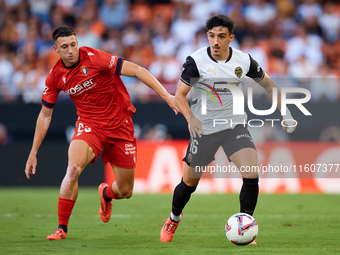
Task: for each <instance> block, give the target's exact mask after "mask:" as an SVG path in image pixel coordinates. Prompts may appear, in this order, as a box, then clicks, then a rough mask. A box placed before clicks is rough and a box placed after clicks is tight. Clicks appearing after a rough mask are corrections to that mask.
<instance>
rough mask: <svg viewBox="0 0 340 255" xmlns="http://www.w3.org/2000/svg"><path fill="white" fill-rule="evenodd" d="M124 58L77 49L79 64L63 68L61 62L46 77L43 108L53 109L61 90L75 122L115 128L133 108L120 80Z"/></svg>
mask: <svg viewBox="0 0 340 255" xmlns="http://www.w3.org/2000/svg"><path fill="white" fill-rule="evenodd" d="M123 61H124V60H123V59H122V58H119V57H117V56H115V55H111V54H108V53H105V52H103V51H101V50H97V49H94V48H90V47H80V48H79V61H78V63H77V64H76V65H75V66H73V67H70V68H68V67H65V66H64V65H63V63H62V60H61V59H59V61H58V62H57V63H56V64H55V65H54V67H53V68H52V69H51V71H50V73H49V75H48V76H47V78H46V83H45V84H46V87H45V90H44V92H43V95H42V103H43V105H44V106H46V107H49V108H53V106H54V104H55V102H56V101H57V98H58V95H59V92H60V91H64V92H65V93H67V94H69V95H70V98H71V99H72V101H73V102H74V103H75V106H76V108H77V115H78V119H79V118H80V119H82V120H84V121H87V122H90V123H91V125H93V126H94V127H97V128H103V129H114V128H116V127H118V126H120V125H121V124H122V123H123V122H124V121H126V119H127V118H128V117H131V116H132V115H133V114H134V113H135V111H136V109H135V107H134V106H133V105H132V104H131V100H130V96H129V94H128V92H127V90H126V87H125V85H124V84H123V82H122V80H121V78H120V71H121V68H122V64H123Z"/></svg>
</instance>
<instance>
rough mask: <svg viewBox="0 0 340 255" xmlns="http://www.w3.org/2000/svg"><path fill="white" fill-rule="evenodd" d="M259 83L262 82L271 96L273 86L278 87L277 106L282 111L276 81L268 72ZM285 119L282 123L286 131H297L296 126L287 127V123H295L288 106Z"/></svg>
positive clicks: (283, 129) (271, 96)
mask: <svg viewBox="0 0 340 255" xmlns="http://www.w3.org/2000/svg"><path fill="white" fill-rule="evenodd" d="M258 84H260V85H261V86H262V87H263V88H264V89H265V90H266V92H267V93H268V95H269V97H270V98H273V88H277V108H278V109H279V110H280V111H281V92H280V89H279V88H278V86H277V84H276V83H275V81H274V80H273V79H271V78H270V77H269V76H268V75H267V74H265V76H264V78H263V79H262V80H261V81H259V82H258ZM283 121H284V123H283V124H284V125H282V126H281V127H282V131H283V132H284V133H286V132H288V133H292V132H293V131H295V129H296V126H295V127H285V126H287V125H293V124H294V123H295V121H294V119H293V117H292V115H291V113H290V111H289V109H288V108H286V115H283Z"/></svg>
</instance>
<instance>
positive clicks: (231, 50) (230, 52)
mask: <svg viewBox="0 0 340 255" xmlns="http://www.w3.org/2000/svg"><path fill="white" fill-rule="evenodd" d="M207 53H208V56H209V58H211V60H212V61H214V62H216V63H218V62H217V60H216V59H214V58H213V57H212V56H211V51H210V47H208V48H207ZM232 55H233V49H232V48H231V47H229V56H228V58H227V60H226V61H225V62H224V63H227V62H228V61H229V60H230V59H231V57H232Z"/></svg>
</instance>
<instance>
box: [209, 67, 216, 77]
mask: <svg viewBox="0 0 340 255" xmlns="http://www.w3.org/2000/svg"><path fill="white" fill-rule="evenodd" d="M208 71H211V72H213V73H214V74H215V75H216V72H215V71H216V67H215V68H214V70H213V69H211V68H209V69H208Z"/></svg>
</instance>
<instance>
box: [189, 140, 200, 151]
mask: <svg viewBox="0 0 340 255" xmlns="http://www.w3.org/2000/svg"><path fill="white" fill-rule="evenodd" d="M197 145H198V141H197V140H196V139H192V140H191V143H190V152H191V153H192V154H196V153H197V151H198V147H197Z"/></svg>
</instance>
